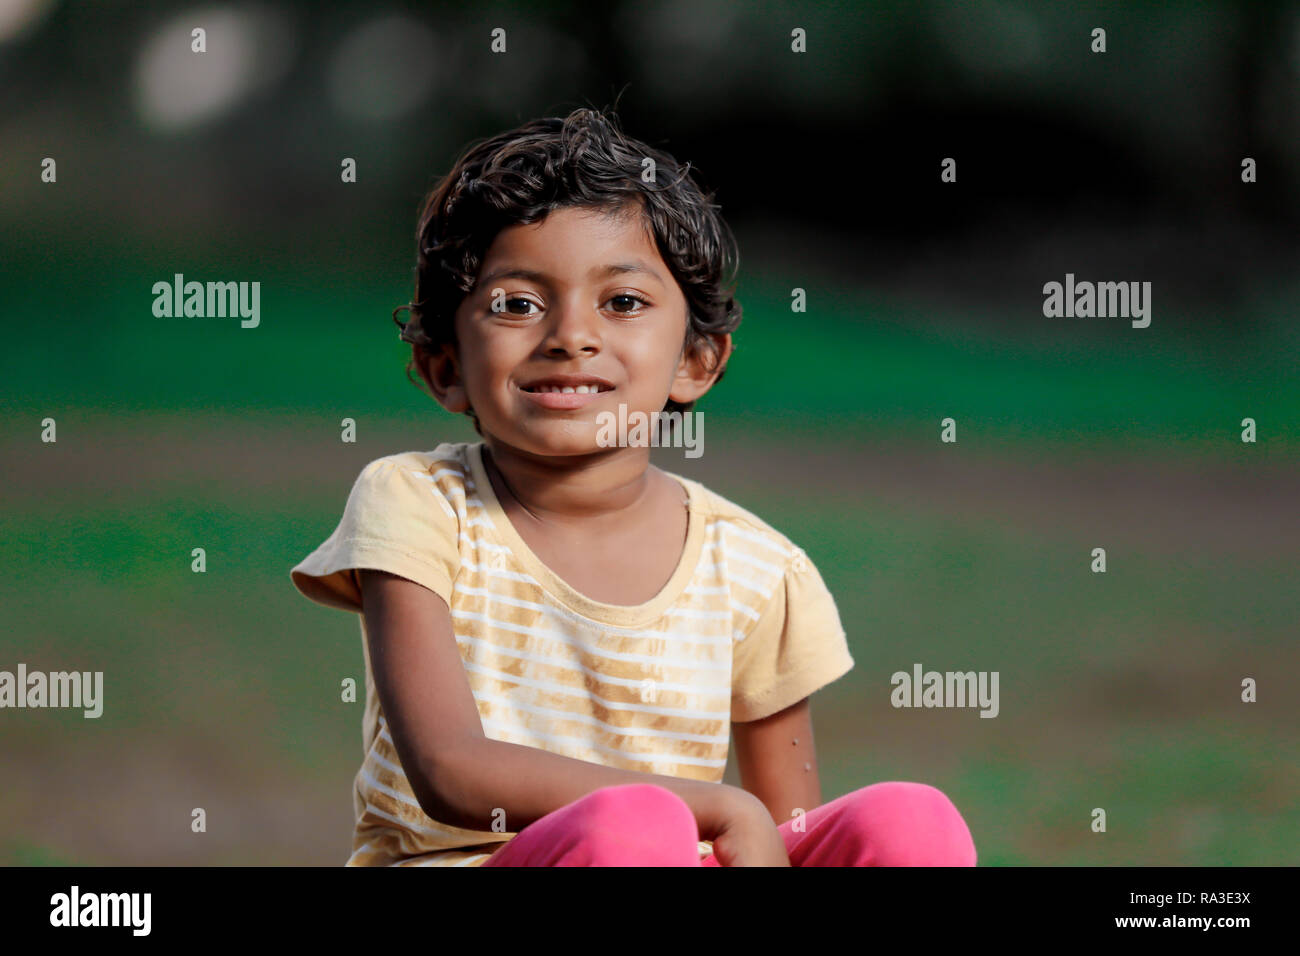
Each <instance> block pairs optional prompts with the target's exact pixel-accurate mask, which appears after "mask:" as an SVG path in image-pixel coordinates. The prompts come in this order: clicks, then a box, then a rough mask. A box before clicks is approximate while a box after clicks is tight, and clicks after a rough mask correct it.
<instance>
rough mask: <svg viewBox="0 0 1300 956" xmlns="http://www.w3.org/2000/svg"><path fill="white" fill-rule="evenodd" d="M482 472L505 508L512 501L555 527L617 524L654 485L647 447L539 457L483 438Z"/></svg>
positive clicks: (639, 502) (536, 517)
mask: <svg viewBox="0 0 1300 956" xmlns="http://www.w3.org/2000/svg"><path fill="white" fill-rule="evenodd" d="M483 467H484V469H485V470H486V471H487V473H488V477H489V478H490V480H491V481H492V485H493V488H494V490H495V491H496V493H497V497H498V499H500V500H501V502H502V503H503V505H504V504H505V503H506V502H507V501H513V502H515V503H517V504H518V505H519V506H520V507H521V508H522V509H523V510H524V511H526V512H527V513H528V514H529V515H530V516H532V517H533V518H535V519H537V520H538V521H542V522H550V523H557V524H563V523H565V522H572V521H585V520H591V519H597V520H599V519H618V518H620V517H621V516H623V515H625V514H626V513H627V512H628V511H629V510H632V509H634V508H636V507H637V506H638V505H640V504H641V503H642V502H643V501H645V499H646V497H647V496H648V495H649V493H650V489H651V488H652V486H653V482H654V478H653V470H652V468H651V466H650V450H649V449H648V448H611V449H608V450H602V451H600V452H597V453H593V454H589V455H555V456H539V455H532V454H529V453H527V452H521V451H519V450H518V449H516V448H512V447H510V446H509V445H505V444H503V443H501V442H499V441H497V440H496V439H493V438H485V439H484V441H483Z"/></svg>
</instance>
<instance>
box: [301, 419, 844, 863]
mask: <svg viewBox="0 0 1300 956" xmlns="http://www.w3.org/2000/svg"><path fill="white" fill-rule="evenodd" d="M672 477H673V478H675V479H676V480H677V481H678V482H680V483H681V484H682V486H683V487H684V488H685V489H686V492H687V495H688V498H689V505H688V509H689V518H688V526H687V534H686V545H685V547H684V549H683V552H682V556H681V560H680V561H679V563H678V566H677V569H676V570H675V572H674V573H673V574H672V576H671V578H670V579H669V581H668V583H667V584H666V585H664V587H663V589H662V590H661V591H660V592H659V593H658V594H657V595H656V596H655V597H653V598H652V599H650V600H649V601H647V602H646V603H644V604H640V605H637V606H623V605H613V604H603V603H601V602H599V601H593V600H592V599H590V598H588V597H586V596H585V595H583V594H581V593H579V592H578V591H577V590H575V589H574V588H573V587H571V586H570V585H569V584H568V583H566V582H565V581H564V580H563V579H562V578H560V577H559V576H558V575H557V574H556V573H555V572H554V571H552V570H551V569H550V568H548V567H547V566H546V565H545V564H543V563H542V562H541V560H540V559H539V558H538V557H537V556H536V555H535V554H534V553H533V552H532V551H531V550H530V549H529V547H528V545H527V544H525V543H524V541H523V539H522V538H521V537H520V536H519V534H518V532H517V531H516V530H515V529H514V527H513V525H511V523H510V520H509V518H508V517H507V516H506V514H505V512H504V511H503V510H502V508H501V505H500V502H499V501H498V500H497V498H496V495H495V493H494V491H493V488H492V483H491V482H490V481H489V480H488V477H487V473H486V472H485V471H484V467H483V444H482V442H477V443H469V442H459V443H451V442H446V443H443V444H441V445H439V446H438V447H437V448H435V449H434V450H433V451H408V452H401V453H398V454H394V455H388V456H386V457H384V458H379V459H376V460H375V461H372V462H370V464H368V465H366V466H365V468H363V469H362V471H361V474H360V476H359V477H358V478H357V480H356V483H355V484H354V485H353V487H352V491H351V494H350V495H349V496H348V500H347V504H346V506H345V507H344V511H343V517H342V519H341V520H340V522H339V524H338V527H337V528H336V529H335V530H334V532H333V533H332V534H331V535H330V536H329V538H327V539H326V540H325V541H324V542H323V543H322V544H321V545H320V546H319V547H318V548H316V550H315V551H313V552H312V553H311V554H309V555H308V556H307V557H306V558H304V559H303V560H302V561H301V562H300V563H299V564H297V565H296V566H295V567H294V568H293V569H292V570H291V571H290V577H291V579H292V581H293V584H294V586H295V587H297V588H298V590H299V591H301V592H302V593H303V594H304V595H305V596H306V597H308V598H310V599H311V600H313V601H316V602H318V603H320V604H323V605H326V606H328V607H334V608H341V609H343V610H347V611H352V612H357V613H358V617H359V619H360V621H361V648H362V654H363V657H364V660H365V670H366V673H365V680H366V706H365V714H364V717H363V720H362V739H363V744H364V753H365V758H364V760H363V762H362V765H361V769H360V770H359V771H358V772H357V776H356V780H355V783H354V786H353V808H354V811H355V816H356V827H355V830H354V833H353V844H352V855H351V857H350V858H349V859H348V861H347V862H348V865H349V866H384V865H390V866H391V865H400V866H407V865H432V866H477V865H479V864H481V863H482V862H483V861H484V860H485V859H487V857H488V856H489V855H490V854H491V853H492V851H493V850H496V849H499V848H500V845H501V844H502V843H503V842H505V841H506V840H509V839H510V838H511V837H513V836H514V835H515V834H514V833H513V832H509V831H507V832H501V833H493V832H490V831H479V830H467V829H462V828H459V827H454V826H451V825H449V824H446V823H442V822H440V821H438V820H435V819H432V818H431V817H429V816H428V815H427V814H426V813H425V812H424V811H423V809H421V807H420V804H419V802H418V801H417V800H416V798H415V795H414V794H413V793H412V790H411V786H410V784H409V783H408V781H407V779H406V775H405V773H404V772H403V770H402V765H401V761H400V759H399V758H398V755H397V750H396V748H395V747H394V746H393V740H392V736H391V732H390V730H389V728H388V724H387V722H386V721H385V719H384V714H383V710H382V708H381V707H380V705H379V698H378V695H377V693H376V692H375V684H374V676H373V674H372V673H371V669H370V659H369V652H368V648H367V642H366V635H365V618H364V617H363V616H361V615H360V614H359V612H360V610H361V590H360V584H359V579H358V576H357V574H356V571H357V569H359V568H372V569H376V570H381V571H387V572H390V573H392V574H396V575H399V576H400V577H403V578H407V579H409V580H411V581H415V582H416V583H418V584H422V585H424V586H425V587H427V588H429V590H431V591H433V592H434V593H436V594H438V595H439V596H440V597H441V598H442V599H443V600H444V601H446V602H447V606H448V607H449V608H450V610H451V617H452V623H453V626H454V630H455V634H456V642H457V644H458V646H459V649H460V655H461V660H462V661H463V663H464V665H465V674H466V677H467V678H468V680H469V685H470V688H471V689H472V691H473V694H474V699H475V701H476V702H477V704H478V711H479V716H480V718H481V720H482V722H483V733H484V734H485V735H486V736H488V737H490V738H493V739H495V740H502V741H508V742H510V743H516V744H524V745H527V746H531V747H538V748H540V749H542V750H547V751H551V752H552V753H557V754H562V755H564V756H568V757H575V758H577V759H579V760H587V761H591V762H593V763H599V764H604V765H607V766H611V767H620V768H623V769H626V770H637V771H643V772H646V773H658V774H667V775H670V776H677V777H689V778H691V779H695V780H706V781H710V782H715V783H716V782H720V781H721V780H722V778H723V772H724V770H725V768H726V764H727V752H728V742H729V738H730V727H731V722H732V721H749V720H758V719H759V718H761V717H766V716H768V715H769V714H773V713H776V712H777V711H779V710H782V709H784V708H785V707H788V706H789V705H791V704H793V703H796V702H798V701H800V700H802V699H803V698H805V697H807V696H808V695H809V694H811V693H812V692H813V691H815V690H817V689H819V688H821V687H824V686H825V685H826V684H829V683H830V682H832V681H834V680H836V679H838V678H839V677H841V676H843V675H844V674H845V673H847V672H848V670H849V669H850V668H851V667H852V666H853V658H852V657H851V656H850V655H849V650H848V645H847V643H846V641H845V633H844V628H843V627H842V625H841V623H840V617H839V613H838V611H837V609H836V606H835V601H834V599H833V598H832V597H831V594H830V592H829V591H828V590H827V589H826V585H825V584H824V583H823V581H822V578H821V575H820V574H819V573H818V572H817V569H816V568H815V567H814V566H813V564H812V562H811V561H810V560H809V559H808V557H807V555H806V554H805V553H804V552H803V551H802V550H801V549H799V548H798V547H796V546H795V545H794V544H793V543H792V542H791V541H790V539H789V538H787V537H785V535H783V534H781V533H780V532H778V531H776V530H775V529H773V528H772V527H770V526H769V525H767V524H766V523H764V522H763V521H762V520H761V519H759V518H757V517H755V516H754V515H753V514H751V513H750V512H748V511H746V510H744V509H743V508H741V507H739V506H738V505H735V504H733V503H732V502H730V501H728V500H726V499H725V498H723V497H721V496H720V495H717V494H715V493H713V492H712V491H710V490H709V489H707V488H705V487H704V485H702V484H700V483H699V482H697V481H694V480H691V479H688V478H683V477H681V476H679V475H672ZM710 852H711V847H710V844H709V842H708V841H700V854H701V856H706V855H708V853H710Z"/></svg>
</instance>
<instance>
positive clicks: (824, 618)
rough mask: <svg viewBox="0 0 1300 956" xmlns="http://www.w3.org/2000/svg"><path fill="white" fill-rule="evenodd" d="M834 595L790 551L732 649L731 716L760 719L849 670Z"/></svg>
mask: <svg viewBox="0 0 1300 956" xmlns="http://www.w3.org/2000/svg"><path fill="white" fill-rule="evenodd" d="M853 663H854V662H853V658H852V656H851V655H850V654H849V647H848V642H847V640H846V635H845V632H844V627H843V625H842V624H841V623H840V615H839V610H838V609H837V608H836V606H835V599H834V598H833V597H832V596H831V593H830V591H829V590H827V588H826V584H825V582H824V581H822V577H821V574H820V573H818V571H817V568H816V567H815V566H814V565H813V564H812V562H811V561H809V560H808V557H807V555H805V554H804V553H803V552H802V551H799V550H796V552H795V555H794V558H793V560H792V561H791V563H790V564H789V565H788V566H787V567H786V569H785V574H784V576H783V579H782V581H781V583H779V584H778V585H777V586H776V588H775V590H774V591H773V593H772V597H771V599H770V600H769V601H768V603H767V606H766V607H765V608H764V609H763V610H762V611H761V613H760V617H759V619H758V621H757V622H756V623H755V624H754V626H753V628H751V629H750V631H749V633H748V634H746V635H745V636H744V637H743V638H742V639H741V640H739V641H738V642H736V644H735V645H734V647H733V651H732V671H731V719H732V720H733V721H736V722H739V723H743V722H745V721H749V720H760V719H762V718H763V717H768V716H770V715H772V714H775V713H776V712H777V711H780V710H784V709H785V708H786V707H789V706H790V705H791V704H796V703H798V702H799V701H801V700H803V699H804V698H805V697H808V696H809V695H810V694H812V693H813V692H814V691H816V690H820V689H821V688H822V687H825V686H826V685H827V684H829V683H831V682H832V681H835V680H838V679H839V678H841V677H843V676H844V675H845V674H847V673H848V672H849V671H850V670H851V669H852V668H853Z"/></svg>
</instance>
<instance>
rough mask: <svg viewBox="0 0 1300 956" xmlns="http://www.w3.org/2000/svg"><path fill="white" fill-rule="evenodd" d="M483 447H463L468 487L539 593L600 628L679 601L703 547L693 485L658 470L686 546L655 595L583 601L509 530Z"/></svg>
mask: <svg viewBox="0 0 1300 956" xmlns="http://www.w3.org/2000/svg"><path fill="white" fill-rule="evenodd" d="M483 448H484V443H483V442H481V441H480V442H476V443H474V444H471V445H468V447H467V454H466V458H467V460H468V464H469V468H470V473H471V474H472V476H473V478H474V487H475V489H476V490H477V492H478V497H479V500H480V501H481V502H482V503H483V508H484V510H485V511H486V512H487V515H488V519H489V521H490V522H491V526H492V530H493V531H495V532H496V536H497V538H498V539H500V543H502V544H505V545H506V546H508V547H509V549H510V551H511V553H512V554H513V555H514V558H515V560H516V561H517V562H519V564H520V565H522V566H523V568H524V570H525V571H527V572H528V573H529V574H530V575H532V576H533V578H535V579H536V580H537V582H538V583H539V584H540V585H541V586H542V588H543V589H544V590H546V591H547V592H549V593H550V595H551V597H552V598H554V599H556V600H558V601H559V602H560V603H561V604H563V605H565V606H566V607H568V608H569V609H570V610H572V611H576V612H577V613H579V614H581V615H583V616H585V617H589V618H591V619H593V620H596V621H599V622H602V623H605V624H613V625H618V626H624V627H627V626H632V625H637V624H645V623H648V622H650V621H652V620H655V619H656V618H658V617H660V616H661V615H662V614H663V612H664V611H666V610H667V609H668V608H669V607H671V606H672V605H673V603H674V602H675V601H676V600H677V599H678V598H679V597H681V595H682V592H683V591H685V590H686V586H687V585H688V584H689V583H690V581H691V578H692V577H694V575H695V567H696V565H697V564H698V562H699V558H700V552H701V550H702V549H703V543H704V520H703V518H704V516H703V514H702V512H701V511H700V507H699V505H700V500H699V495H698V494H697V492H696V490H695V488H694V487H693V485H694V482H692V481H691V480H690V479H688V478H683V477H681V476H680V475H674V474H673V473H672V472H664V474H666V475H668V476H669V477H670V478H672V479H674V480H675V481H676V482H677V483H678V484H679V485H681V486H682V488H683V489H684V490H685V491H686V497H687V505H686V508H687V516H686V543H685V545H684V546H683V548H682V554H681V557H680V558H679V559H678V562H677V567H676V568H675V569H674V570H673V573H672V575H671V576H670V577H669V578H668V582H667V583H666V584H664V586H663V587H662V588H661V589H660V590H659V593H658V594H656V595H655V596H654V597H652V598H651V599H650V600H648V601H646V602H645V603H643V604H635V605H631V604H605V603H604V602H602V601H596V600H593V599H592V598H589V597H587V595H585V594H583V593H582V592H581V591H579V590H577V588H575V587H573V586H572V585H571V584H569V583H568V582H567V581H565V580H564V579H563V578H562V577H560V576H559V575H558V574H556V573H555V572H554V571H552V570H551V569H550V568H549V567H548V566H547V565H546V564H545V563H544V562H543V561H542V560H541V558H539V557H538V556H537V555H536V554H535V553H533V549H532V548H530V547H529V546H528V543H527V542H526V541H524V539H523V537H522V536H520V534H519V532H518V531H516V530H515V526H514V524H512V523H511V521H510V517H509V515H507V514H506V513H505V511H504V509H503V508H502V507H501V502H500V501H499V500H498V499H497V495H496V490H495V489H494V488H493V487H492V482H491V480H490V479H489V478H488V474H487V469H486V467H485V466H484V464H483Z"/></svg>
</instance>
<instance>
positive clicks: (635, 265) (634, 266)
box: [478, 259, 664, 288]
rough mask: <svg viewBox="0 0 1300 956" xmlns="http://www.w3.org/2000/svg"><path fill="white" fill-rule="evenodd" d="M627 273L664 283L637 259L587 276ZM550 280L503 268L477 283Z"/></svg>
mask: <svg viewBox="0 0 1300 956" xmlns="http://www.w3.org/2000/svg"><path fill="white" fill-rule="evenodd" d="M628 273H641V274H642V275H648V276H650V277H651V278H653V279H655V280H657V281H658V282H659V283H661V284H662V283H663V281H664V280H663V277H662V276H661V275H659V273H658V272H656V271H655V270H654V269H652V268H650V266H648V265H646V264H645V263H644V262H641V261H640V260H639V259H634V260H632V261H630V262H611V263H609V264H608V265H603V266H595V267H594V268H593V269H592V270H591V272H590V273H589V276H590V277H591V278H592V279H605V278H608V277H609V276H616V275H626V274H628ZM550 278H551V277H550V276H548V275H547V274H546V273H545V272H539V271H537V270H536V269H523V268H517V267H511V266H503V267H502V268H500V269H493V270H492V271H491V272H489V273H488V274H487V275H485V276H482V277H480V278H479V280H478V281H479V287H480V288H482V287H484V286H486V285H487V284H488V283H490V282H493V281H495V280H497V279H526V280H528V281H529V282H537V283H542V284H544V283H546V282H548V281H549V280H550Z"/></svg>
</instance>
